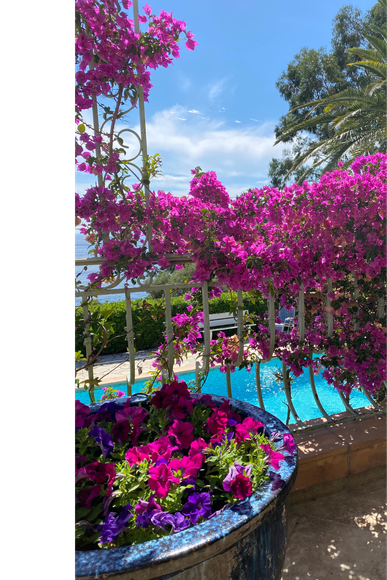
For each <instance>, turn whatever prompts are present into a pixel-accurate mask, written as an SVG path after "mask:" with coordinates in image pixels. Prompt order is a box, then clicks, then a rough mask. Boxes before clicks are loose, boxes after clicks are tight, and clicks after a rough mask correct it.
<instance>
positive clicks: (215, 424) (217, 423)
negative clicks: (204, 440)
mask: <svg viewBox="0 0 387 580" xmlns="http://www.w3.org/2000/svg"><path fill="white" fill-rule="evenodd" d="M227 420H228V419H227V414H226V413H223V411H220V410H219V409H218V408H217V407H216V408H214V409H212V414H211V415H210V416H209V417H208V419H207V428H208V430H209V432H210V433H211V434H212V435H218V434H219V433H221V434H222V433H223V432H224V431H225V429H226V426H227Z"/></svg>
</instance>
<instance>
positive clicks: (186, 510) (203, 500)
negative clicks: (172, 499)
mask: <svg viewBox="0 0 387 580" xmlns="http://www.w3.org/2000/svg"><path fill="white" fill-rule="evenodd" d="M183 514H184V515H188V516H189V517H190V519H191V522H192V523H193V525H195V524H196V522H197V521H198V519H199V518H200V517H202V518H203V519H207V518H208V516H209V515H210V514H211V498H210V494H209V493H206V492H205V493H191V495H190V496H189V497H188V501H187V503H186V504H185V506H184V507H183Z"/></svg>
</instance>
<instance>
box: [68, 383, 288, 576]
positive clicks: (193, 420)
mask: <svg viewBox="0 0 387 580" xmlns="http://www.w3.org/2000/svg"><path fill="white" fill-rule="evenodd" d="M296 466H297V452H296V446H295V443H294V439H293V437H292V435H291V434H290V433H289V431H288V430H287V429H286V427H285V426H284V425H283V424H282V423H281V422H280V421H279V420H278V419H277V418H275V417H273V416H272V415H270V414H269V413H266V412H265V411H263V410H262V409H259V408H257V407H254V406H252V405H250V404H247V403H242V402H240V401H235V400H233V399H225V398H221V397H216V396H209V395H202V394H192V393H191V392H190V391H189V389H188V387H187V385H186V383H184V382H178V381H172V382H170V383H169V384H165V385H164V386H163V387H162V388H161V389H160V390H159V391H156V392H155V393H154V394H153V395H152V396H146V395H134V396H132V397H130V398H125V397H121V398H119V399H116V400H111V401H108V402H104V401H102V402H101V403H97V404H95V405H91V406H90V407H89V406H86V405H83V404H82V403H79V402H77V404H76V546H77V555H76V566H77V568H76V573H77V577H78V578H99V577H109V578H115V577H117V578H118V577H120V578H133V579H134V578H141V579H145V578H166V577H167V576H168V577H169V574H173V575H174V576H175V575H176V577H177V578H179V579H180V578H181V579H183V578H184V579H186V578H187V579H188V578H199V577H203V576H202V575H203V574H204V573H205V574H206V575H207V574H208V575H210V574H211V573H212V572H213V573H216V574H219V573H220V572H219V570H221V571H222V575H221V576H217V577H222V578H233V577H234V576H233V575H234V574H235V573H236V572H235V571H236V570H245V576H243V575H242V576H238V577H246V578H258V577H261V576H259V575H258V571H259V574H262V578H273V579H276V578H279V577H280V576H279V575H280V573H281V568H282V564H283V559H284V555H285V540H286V496H287V494H288V493H289V491H290V489H291V487H292V485H293V482H294V480H295V476H296ZM225 551H227V554H228V555H227V557H225Z"/></svg>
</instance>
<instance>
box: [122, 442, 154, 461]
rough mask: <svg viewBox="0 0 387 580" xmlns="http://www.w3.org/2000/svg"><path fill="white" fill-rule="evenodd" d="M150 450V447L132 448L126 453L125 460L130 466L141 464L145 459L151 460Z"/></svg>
mask: <svg viewBox="0 0 387 580" xmlns="http://www.w3.org/2000/svg"><path fill="white" fill-rule="evenodd" d="M149 454H150V449H149V446H148V445H142V446H141V447H131V448H130V449H128V451H127V452H126V453H125V459H126V461H127V462H128V463H129V465H134V464H135V463H141V461H143V460H144V459H149Z"/></svg>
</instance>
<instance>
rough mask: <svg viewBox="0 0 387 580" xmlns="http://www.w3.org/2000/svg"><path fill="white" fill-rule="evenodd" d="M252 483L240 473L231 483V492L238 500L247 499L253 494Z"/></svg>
mask: <svg viewBox="0 0 387 580" xmlns="http://www.w3.org/2000/svg"><path fill="white" fill-rule="evenodd" d="M252 487H253V486H252V483H251V481H250V478H249V477H247V476H246V475H242V474H241V473H238V474H237V476H236V477H235V479H233V480H232V482H231V483H230V491H231V492H232V494H233V496H234V497H235V498H237V499H245V498H246V497H248V496H249V495H251V493H252Z"/></svg>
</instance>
